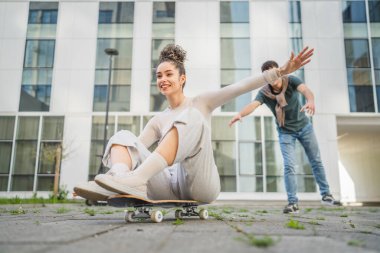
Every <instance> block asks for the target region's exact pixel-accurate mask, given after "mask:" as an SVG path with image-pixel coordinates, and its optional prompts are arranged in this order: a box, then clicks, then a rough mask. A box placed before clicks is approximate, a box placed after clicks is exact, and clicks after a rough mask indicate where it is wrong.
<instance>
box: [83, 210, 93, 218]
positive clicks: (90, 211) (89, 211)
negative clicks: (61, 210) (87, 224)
mask: <svg viewBox="0 0 380 253" xmlns="http://www.w3.org/2000/svg"><path fill="white" fill-rule="evenodd" d="M83 211H84V212H85V213H87V214H88V215H90V216H95V210H94V209H91V208H85V209H84V210H83Z"/></svg>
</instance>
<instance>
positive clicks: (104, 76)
mask: <svg viewBox="0 0 380 253" xmlns="http://www.w3.org/2000/svg"><path fill="white" fill-rule="evenodd" d="M131 73H132V71H131V70H130V69H123V70H120V69H112V73H111V84H118V85H122V84H124V85H125V84H131ZM108 75H109V70H108V69H97V70H96V72H95V84H96V85H97V84H103V85H107V84H108Z"/></svg>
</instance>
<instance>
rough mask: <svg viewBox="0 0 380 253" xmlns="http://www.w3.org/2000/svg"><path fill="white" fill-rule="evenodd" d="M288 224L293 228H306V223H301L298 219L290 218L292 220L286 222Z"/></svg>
mask: <svg viewBox="0 0 380 253" xmlns="http://www.w3.org/2000/svg"><path fill="white" fill-rule="evenodd" d="M286 226H287V227H288V228H292V229H305V227H304V225H302V224H300V222H299V221H298V220H293V219H290V221H289V222H287V223H286Z"/></svg>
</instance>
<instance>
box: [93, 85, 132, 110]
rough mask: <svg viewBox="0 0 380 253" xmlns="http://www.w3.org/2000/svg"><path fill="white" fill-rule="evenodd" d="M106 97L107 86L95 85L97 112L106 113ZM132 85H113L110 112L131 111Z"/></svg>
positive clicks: (94, 107) (95, 107)
mask: <svg viewBox="0 0 380 253" xmlns="http://www.w3.org/2000/svg"><path fill="white" fill-rule="evenodd" d="M106 95H107V85H95V89H94V102H93V103H94V106H93V110H94V111H96V112H99V111H103V112H104V111H106V99H107V98H106ZM130 96H131V86H130V85H111V87H110V95H109V111H112V112H116V111H124V112H127V111H129V110H130Z"/></svg>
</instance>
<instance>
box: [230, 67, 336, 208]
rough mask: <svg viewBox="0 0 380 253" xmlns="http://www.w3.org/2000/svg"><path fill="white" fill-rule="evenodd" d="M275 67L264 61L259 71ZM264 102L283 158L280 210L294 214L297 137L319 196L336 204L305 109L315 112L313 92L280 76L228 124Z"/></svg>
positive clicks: (300, 82) (249, 112) (287, 77)
mask: <svg viewBox="0 0 380 253" xmlns="http://www.w3.org/2000/svg"><path fill="white" fill-rule="evenodd" d="M272 68H278V64H277V63H276V62H275V61H267V62H265V63H264V64H263V65H262V67H261V71H263V72H264V71H266V70H269V69H272ZM298 92H300V93H301V94H302V95H303V96H305V98H306V100H307V103H306V104H305V105H304V106H303V107H302V106H301V104H300V101H299V99H298ZM263 103H264V104H266V105H267V106H268V107H269V109H270V110H271V111H272V112H273V114H274V116H275V117H276V124H277V131H278V135H279V140H280V147H281V153H282V157H283V160H284V174H285V188H286V192H287V195H288V205H286V206H285V208H284V213H297V212H298V210H299V208H298V198H297V181H296V175H295V160H296V159H295V141H296V140H298V141H299V142H300V143H301V145H302V146H303V148H304V149H305V152H306V155H307V157H308V159H309V162H310V164H311V167H312V170H313V174H314V177H315V180H316V181H317V183H318V186H319V190H320V193H321V195H322V203H323V204H327V205H340V202H339V201H337V200H335V199H334V198H333V196H332V195H331V193H330V190H329V185H328V183H327V180H326V176H325V169H324V167H323V164H322V161H321V156H320V152H319V147H318V143H317V140H316V138H315V134H314V130H313V125H312V124H311V122H310V120H309V118H308V117H307V116H306V115H305V112H306V113H308V114H310V115H313V114H314V112H315V105H314V95H313V93H312V92H311V90H310V89H309V88H308V87H306V85H305V84H304V83H303V82H302V81H301V80H300V79H299V78H297V77H295V76H291V75H289V76H283V77H281V78H279V79H277V80H276V81H274V82H273V83H270V84H267V85H266V86H264V87H263V88H262V89H261V90H260V91H259V93H258V94H257V96H256V98H255V99H254V100H253V102H252V103H250V104H248V105H247V106H246V107H244V108H243V109H242V110H241V111H240V112H239V113H238V114H237V115H236V116H234V117H233V118H232V120H231V121H230V123H229V125H230V126H231V125H232V124H234V123H235V122H236V121H240V120H241V119H242V118H243V117H244V116H247V115H249V114H251V113H252V112H253V111H254V110H255V109H256V108H257V107H259V106H260V105H262V104H263Z"/></svg>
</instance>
